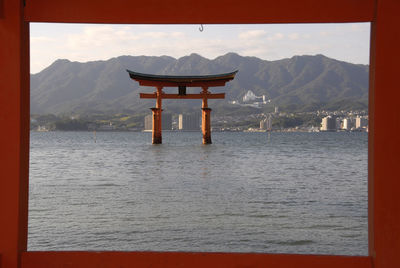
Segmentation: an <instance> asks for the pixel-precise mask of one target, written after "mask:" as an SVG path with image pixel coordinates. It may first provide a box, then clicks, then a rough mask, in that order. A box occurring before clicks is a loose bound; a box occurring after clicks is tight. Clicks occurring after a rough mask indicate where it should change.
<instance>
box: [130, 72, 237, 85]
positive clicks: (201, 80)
mask: <svg viewBox="0 0 400 268" xmlns="http://www.w3.org/2000/svg"><path fill="white" fill-rule="evenodd" d="M126 71H127V72H128V73H129V76H130V78H132V79H133V80H136V81H138V82H139V85H141V86H155V87H158V86H164V87H178V86H186V87H211V86H212V87H218V86H224V85H225V83H226V82H228V81H230V80H233V79H234V78H235V75H236V73H237V72H238V71H234V72H231V73H223V74H212V75H156V74H143V73H137V72H133V71H130V70H126Z"/></svg>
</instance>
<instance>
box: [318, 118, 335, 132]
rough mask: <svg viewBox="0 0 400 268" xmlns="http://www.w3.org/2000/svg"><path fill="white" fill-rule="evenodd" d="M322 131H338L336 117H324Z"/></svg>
mask: <svg viewBox="0 0 400 268" xmlns="http://www.w3.org/2000/svg"><path fill="white" fill-rule="evenodd" d="M320 130H321V131H336V119H335V118H333V117H332V116H327V117H324V118H322V123H321V129H320Z"/></svg>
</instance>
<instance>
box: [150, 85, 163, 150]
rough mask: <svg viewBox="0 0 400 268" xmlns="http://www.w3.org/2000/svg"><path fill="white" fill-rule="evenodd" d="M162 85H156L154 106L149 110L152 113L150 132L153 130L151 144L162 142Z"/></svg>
mask: <svg viewBox="0 0 400 268" xmlns="http://www.w3.org/2000/svg"><path fill="white" fill-rule="evenodd" d="M161 94H162V87H157V93H156V95H157V100H156V108H151V111H152V113H153V127H152V132H153V138H152V143H153V144H161V143H162V121H161V120H162V118H161V113H162V97H161Z"/></svg>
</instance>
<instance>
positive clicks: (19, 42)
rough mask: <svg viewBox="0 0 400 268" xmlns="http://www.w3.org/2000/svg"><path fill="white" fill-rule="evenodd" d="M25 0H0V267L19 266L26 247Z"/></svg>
mask: <svg viewBox="0 0 400 268" xmlns="http://www.w3.org/2000/svg"><path fill="white" fill-rule="evenodd" d="M23 12H24V6H23V1H15V0H0V13H1V14H0V70H1V71H0V126H1V129H2V131H1V132H0V148H1V149H0V170H1V175H0V255H1V259H0V267H1V268H18V267H21V255H22V254H23V253H24V252H26V250H27V237H28V186H29V182H28V177H29V95H30V94H29V23H28V22H25V21H24V18H23V15H24V13H23Z"/></svg>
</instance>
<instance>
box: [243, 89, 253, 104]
mask: <svg viewBox="0 0 400 268" xmlns="http://www.w3.org/2000/svg"><path fill="white" fill-rule="evenodd" d="M255 99H256V95H255V94H254V93H253V91H251V90H249V91H247V93H246V94H245V95H244V96H243V102H251V101H254V100H255Z"/></svg>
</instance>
